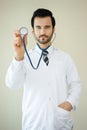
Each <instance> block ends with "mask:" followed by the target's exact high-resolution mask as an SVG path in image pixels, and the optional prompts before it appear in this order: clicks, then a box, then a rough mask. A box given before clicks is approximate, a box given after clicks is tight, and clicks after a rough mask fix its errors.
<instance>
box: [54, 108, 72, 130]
mask: <svg viewBox="0 0 87 130" xmlns="http://www.w3.org/2000/svg"><path fill="white" fill-rule="evenodd" d="M72 127H73V120H72V118H71V115H70V111H67V110H65V109H62V108H60V107H57V106H56V108H55V114H54V129H55V130H72Z"/></svg>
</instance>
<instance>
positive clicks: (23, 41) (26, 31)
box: [19, 27, 49, 70]
mask: <svg viewBox="0 0 87 130" xmlns="http://www.w3.org/2000/svg"><path fill="white" fill-rule="evenodd" d="M19 31H20V34H21V37H22V43H23V46H24V50H25V53H26V55H27V57H28V59H29V62H30V64H31V66H32V68H33V69H35V70H36V69H38V67H39V65H40V62H41V59H42V56H43V51H44V50H46V49H48V48H49V46H48V47H47V48H45V49H42V48H40V46H39V45H38V44H37V45H38V47H39V48H40V49H41V50H42V52H41V55H40V58H39V60H38V63H37V66H36V67H35V66H34V65H33V63H32V61H31V58H30V56H29V54H28V51H27V48H26V43H25V36H26V35H27V34H28V29H27V28H26V27H21V28H20V29H19Z"/></svg>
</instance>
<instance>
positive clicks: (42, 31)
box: [33, 17, 54, 47]
mask: <svg viewBox="0 0 87 130" xmlns="http://www.w3.org/2000/svg"><path fill="white" fill-rule="evenodd" d="M33 32H34V36H35V39H36V40H37V41H38V42H39V43H38V44H39V45H40V46H44V47H47V46H48V45H50V44H51V38H52V36H53V32H54V28H53V26H52V21H51V18H50V17H44V18H40V17H36V18H35V19H34V28H33Z"/></svg>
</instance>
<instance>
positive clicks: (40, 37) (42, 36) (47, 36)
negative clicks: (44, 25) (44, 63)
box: [39, 34, 48, 38]
mask: <svg viewBox="0 0 87 130" xmlns="http://www.w3.org/2000/svg"><path fill="white" fill-rule="evenodd" d="M41 37H48V36H47V35H45V34H43V35H40V36H39V38H41Z"/></svg>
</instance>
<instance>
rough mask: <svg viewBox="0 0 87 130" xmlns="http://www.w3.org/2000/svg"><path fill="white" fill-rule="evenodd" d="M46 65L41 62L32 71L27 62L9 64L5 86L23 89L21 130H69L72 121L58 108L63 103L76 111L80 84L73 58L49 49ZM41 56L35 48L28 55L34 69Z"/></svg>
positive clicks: (68, 115) (68, 114)
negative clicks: (47, 63)
mask: <svg viewBox="0 0 87 130" xmlns="http://www.w3.org/2000/svg"><path fill="white" fill-rule="evenodd" d="M48 52H49V55H48V57H49V65H48V66H46V64H45V63H44V61H43V60H42V59H41V63H40V65H39V68H38V69H37V70H34V69H33V68H32V67H31V65H30V63H29V61H28V58H27V57H26V56H25V58H24V60H23V61H16V60H15V59H14V60H13V61H12V63H11V65H10V67H9V69H8V72H7V75H6V84H7V86H9V87H11V88H19V87H21V86H24V93H23V102H22V112H23V117H22V130H71V129H72V126H73V121H72V118H71V115H70V112H69V111H66V110H64V109H62V108H59V107H58V105H59V104H60V103H63V102H64V101H68V102H70V103H71V104H72V106H73V110H75V109H76V108H77V106H78V103H79V98H80V93H81V82H80V78H79V76H78V72H77V69H76V66H75V64H74V62H73V60H72V58H71V57H70V56H69V55H68V54H67V53H65V52H63V51H61V50H57V49H55V48H54V47H53V46H50V47H49V48H48ZM40 54H41V50H40V48H38V46H36V47H35V48H34V49H32V50H31V51H30V52H29V55H30V57H31V59H32V63H33V64H34V65H35V66H36V65H37V61H38V60H39V57H40Z"/></svg>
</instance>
